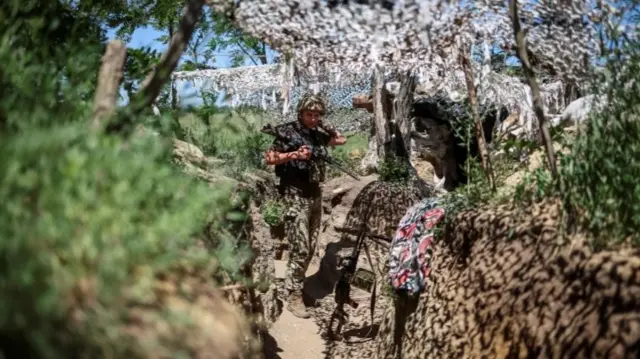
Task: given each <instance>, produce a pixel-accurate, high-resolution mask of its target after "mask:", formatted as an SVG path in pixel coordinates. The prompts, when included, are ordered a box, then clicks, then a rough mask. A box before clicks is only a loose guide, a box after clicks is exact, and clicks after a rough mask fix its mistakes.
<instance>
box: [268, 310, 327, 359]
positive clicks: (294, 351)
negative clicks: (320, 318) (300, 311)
mask: <svg viewBox="0 0 640 359" xmlns="http://www.w3.org/2000/svg"><path fill="white" fill-rule="evenodd" d="M270 332H271V336H272V337H273V339H274V340H275V342H276V343H277V346H278V348H277V349H276V350H275V353H273V354H272V356H271V357H269V358H268V359H276V358H280V359H322V358H324V349H325V347H324V340H322V338H321V337H320V333H319V332H320V328H319V327H318V325H317V324H316V323H315V322H314V320H313V319H312V318H309V319H300V318H298V317H296V316H294V315H293V314H291V312H289V311H288V310H287V309H286V308H284V309H283V310H282V315H281V316H280V318H279V319H278V321H277V322H276V323H275V324H274V325H273V327H272V328H271V330H270Z"/></svg>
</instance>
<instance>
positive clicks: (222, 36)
mask: <svg viewBox="0 0 640 359" xmlns="http://www.w3.org/2000/svg"><path fill="white" fill-rule="evenodd" d="M212 21H213V24H214V26H213V32H214V34H215V36H213V37H212V38H211V39H210V40H209V48H210V49H211V50H212V51H225V50H229V53H230V55H231V66H232V67H238V66H242V65H244V63H245V60H247V59H248V60H249V61H251V63H253V64H254V65H259V64H262V65H266V64H267V63H268V62H267V45H266V44H265V43H264V42H261V41H260V40H258V39H256V38H254V37H252V36H249V35H247V34H245V33H244V32H242V31H241V30H239V29H237V28H236V27H235V26H234V25H233V22H232V21H231V20H230V19H229V18H228V17H227V16H226V15H224V14H219V13H213V14H212Z"/></svg>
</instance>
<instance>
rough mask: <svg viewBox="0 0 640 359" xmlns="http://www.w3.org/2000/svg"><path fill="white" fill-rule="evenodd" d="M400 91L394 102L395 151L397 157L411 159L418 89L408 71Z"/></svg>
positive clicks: (401, 80)
mask: <svg viewBox="0 0 640 359" xmlns="http://www.w3.org/2000/svg"><path fill="white" fill-rule="evenodd" d="M400 76H401V78H400V89H399V90H398V94H397V95H396V97H395V99H394V101H393V122H394V125H395V126H397V130H398V131H394V132H397V133H396V134H394V136H398V135H399V136H400V138H394V141H393V147H394V149H393V151H394V154H395V155H396V156H399V157H406V159H407V160H409V163H410V159H411V109H412V106H413V93H414V91H415V89H416V81H415V80H416V79H415V77H414V76H413V75H412V74H411V72H409V71H407V72H405V73H403V74H401V75H400Z"/></svg>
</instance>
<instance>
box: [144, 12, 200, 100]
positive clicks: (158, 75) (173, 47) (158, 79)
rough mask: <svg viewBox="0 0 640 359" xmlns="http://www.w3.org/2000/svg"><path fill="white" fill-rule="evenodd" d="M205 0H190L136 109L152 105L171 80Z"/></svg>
mask: <svg viewBox="0 0 640 359" xmlns="http://www.w3.org/2000/svg"><path fill="white" fill-rule="evenodd" d="M204 3H205V0H188V2H187V9H186V11H185V13H184V15H183V16H182V19H181V20H180V25H179V29H178V32H176V33H175V34H174V35H173V36H172V37H171V42H170V43H169V48H168V49H167V51H166V52H165V53H164V54H163V55H162V58H161V59H160V63H159V64H158V66H157V67H156V68H155V69H154V70H153V71H152V72H151V73H150V74H149V75H148V76H147V78H146V79H145V80H144V82H143V83H142V89H141V90H140V91H138V93H137V94H136V97H137V100H138V101H136V103H135V104H134V106H136V107H135V108H134V111H140V110H141V109H143V108H146V107H149V106H151V104H153V103H154V101H155V99H156V98H157V97H158V95H159V94H160V90H162V86H163V85H164V84H165V83H166V82H167V80H169V78H170V77H171V73H172V72H173V70H175V68H176V66H177V65H178V61H179V60H180V57H181V56H182V53H183V52H184V50H185V49H186V48H187V45H188V44H189V41H190V40H191V36H192V35H193V30H194V29H195V27H196V24H197V22H198V20H199V19H200V17H201V15H202V7H203V6H204Z"/></svg>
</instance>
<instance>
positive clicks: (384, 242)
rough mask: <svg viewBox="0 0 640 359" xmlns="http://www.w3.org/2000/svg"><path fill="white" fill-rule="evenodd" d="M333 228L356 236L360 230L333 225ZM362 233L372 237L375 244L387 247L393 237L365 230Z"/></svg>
mask: <svg viewBox="0 0 640 359" xmlns="http://www.w3.org/2000/svg"><path fill="white" fill-rule="evenodd" d="M333 229H335V230H336V232H342V233H347V234H351V235H354V236H357V235H359V234H360V232H359V231H358V230H357V229H355V228H349V227H340V226H333ZM364 235H365V237H369V238H370V239H372V240H373V241H374V242H376V243H377V244H379V245H381V246H383V247H387V248H388V247H389V244H390V243H391V241H393V238H391V237H387V236H383V235H380V234H373V233H369V232H365V233H364Z"/></svg>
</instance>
